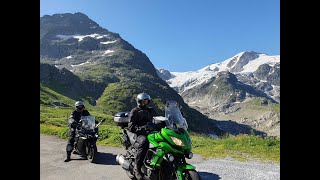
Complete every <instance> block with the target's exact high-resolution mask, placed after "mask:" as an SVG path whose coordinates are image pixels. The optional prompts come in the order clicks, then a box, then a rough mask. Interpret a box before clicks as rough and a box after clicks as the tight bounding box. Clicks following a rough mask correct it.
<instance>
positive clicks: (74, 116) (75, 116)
mask: <svg viewBox="0 0 320 180" xmlns="http://www.w3.org/2000/svg"><path fill="white" fill-rule="evenodd" d="M89 115H90V113H89V111H87V110H86V109H85V106H84V104H83V102H81V101H77V102H76V103H75V110H74V111H73V112H72V113H71V116H70V119H69V140H68V144H67V146H66V151H67V157H66V158H65V160H64V162H68V161H70V160H71V159H70V156H71V152H72V150H73V147H74V138H75V130H76V127H77V125H78V124H79V121H80V119H81V116H89Z"/></svg>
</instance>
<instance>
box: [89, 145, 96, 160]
mask: <svg viewBox="0 0 320 180" xmlns="http://www.w3.org/2000/svg"><path fill="white" fill-rule="evenodd" d="M86 153H87V159H88V160H89V161H90V162H91V163H94V162H95V160H96V154H97V146H96V145H93V147H88V146H87V147H86Z"/></svg>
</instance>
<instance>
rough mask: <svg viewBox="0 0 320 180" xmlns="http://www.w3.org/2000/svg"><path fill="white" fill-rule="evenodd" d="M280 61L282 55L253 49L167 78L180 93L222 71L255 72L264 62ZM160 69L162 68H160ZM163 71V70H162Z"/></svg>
mask: <svg viewBox="0 0 320 180" xmlns="http://www.w3.org/2000/svg"><path fill="white" fill-rule="evenodd" d="M276 63H280V55H275V56H269V55H267V54H263V53H257V52H253V51H245V52H240V53H238V54H236V55H234V56H232V57H230V58H228V59H227V60H225V61H222V62H219V63H214V64H210V65H208V66H206V67H204V68H202V69H200V70H197V71H189V72H171V74H173V75H174V77H172V78H170V79H167V80H166V81H167V83H168V84H169V85H170V86H171V87H175V88H178V89H180V93H182V92H183V91H185V90H187V89H190V88H193V87H195V86H197V85H200V84H201V83H203V82H205V81H207V80H209V79H210V78H212V77H214V76H215V75H217V74H218V72H221V71H229V72H231V73H234V74H241V73H250V72H255V71H256V70H257V69H258V67H259V66H260V65H262V64H268V65H270V66H274V64H276ZM159 71H160V70H159ZM160 73H161V71H160Z"/></svg>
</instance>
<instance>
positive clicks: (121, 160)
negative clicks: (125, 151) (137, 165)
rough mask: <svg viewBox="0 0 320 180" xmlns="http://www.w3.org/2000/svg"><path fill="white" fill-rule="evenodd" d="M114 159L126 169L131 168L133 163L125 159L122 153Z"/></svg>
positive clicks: (129, 169) (130, 169)
mask: <svg viewBox="0 0 320 180" xmlns="http://www.w3.org/2000/svg"><path fill="white" fill-rule="evenodd" d="M116 161H117V162H118V163H119V164H120V165H121V166H122V168H123V169H125V170H127V171H132V170H133V165H132V164H131V163H130V162H129V161H128V160H126V159H125V158H124V156H123V155H122V154H118V155H117V157H116Z"/></svg>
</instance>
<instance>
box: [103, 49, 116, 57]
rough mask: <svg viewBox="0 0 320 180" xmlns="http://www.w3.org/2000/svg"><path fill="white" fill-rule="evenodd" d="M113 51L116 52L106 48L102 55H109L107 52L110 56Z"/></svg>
mask: <svg viewBox="0 0 320 180" xmlns="http://www.w3.org/2000/svg"><path fill="white" fill-rule="evenodd" d="M113 52H114V50H106V51H105V52H104V53H103V54H102V56H105V55H107V54H109V56H110V54H111V53H113Z"/></svg>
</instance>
